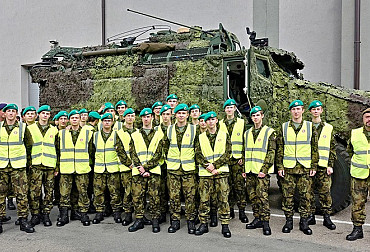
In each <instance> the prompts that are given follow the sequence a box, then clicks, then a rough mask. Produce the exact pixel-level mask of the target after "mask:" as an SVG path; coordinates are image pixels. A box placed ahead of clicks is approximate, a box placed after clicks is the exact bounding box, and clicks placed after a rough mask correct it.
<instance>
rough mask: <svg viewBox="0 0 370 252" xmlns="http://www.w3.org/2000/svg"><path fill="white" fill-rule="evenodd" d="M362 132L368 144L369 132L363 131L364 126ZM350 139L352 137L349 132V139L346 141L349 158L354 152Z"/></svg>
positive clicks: (369, 139) (369, 140)
mask: <svg viewBox="0 0 370 252" xmlns="http://www.w3.org/2000/svg"><path fill="white" fill-rule="evenodd" d="M363 132H364V134H365V136H366V138H367V141H368V142H370V131H367V130H366V129H365V126H364V127H363ZM351 137H352V131H350V134H349V139H348V145H347V152H348V155H349V157H350V158H352V156H353V154H354V151H353V145H352V143H351Z"/></svg>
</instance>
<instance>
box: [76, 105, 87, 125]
mask: <svg viewBox="0 0 370 252" xmlns="http://www.w3.org/2000/svg"><path fill="white" fill-rule="evenodd" d="M78 113H80V117H81V120H80V126H81V128H82V127H83V126H85V125H86V124H87V122H88V121H89V112H88V111H87V109H85V108H83V109H80V111H78Z"/></svg>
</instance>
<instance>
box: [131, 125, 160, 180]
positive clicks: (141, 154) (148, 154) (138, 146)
mask: <svg viewBox="0 0 370 252" xmlns="http://www.w3.org/2000/svg"><path fill="white" fill-rule="evenodd" d="M131 137H132V140H133V141H134V146H135V150H136V154H137V156H138V158H139V160H140V163H141V165H145V164H146V163H147V162H148V161H149V160H151V159H152V158H153V156H154V154H155V152H156V150H157V148H158V144H159V142H160V141H161V140H162V138H163V135H161V134H160V132H159V131H157V130H156V131H155V133H154V136H153V138H152V140H151V141H150V144H149V147H148V148H147V147H146V144H145V141H144V138H143V136H142V135H141V133H140V131H135V132H134V133H132V135H131ZM149 172H150V173H154V174H158V175H161V167H160V166H159V165H157V166H156V167H154V168H152V169H150V170H149ZM139 174H140V172H139V170H138V169H137V168H136V167H134V168H133V169H132V175H133V176H136V175H139Z"/></svg>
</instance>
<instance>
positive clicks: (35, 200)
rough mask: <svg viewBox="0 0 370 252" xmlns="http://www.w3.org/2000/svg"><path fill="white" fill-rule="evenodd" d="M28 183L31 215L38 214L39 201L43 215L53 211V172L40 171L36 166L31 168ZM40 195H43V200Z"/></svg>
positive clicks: (49, 170)
mask: <svg viewBox="0 0 370 252" xmlns="http://www.w3.org/2000/svg"><path fill="white" fill-rule="evenodd" d="M28 181H29V188H30V190H29V195H30V202H29V203H30V211H31V214H39V213H40V201H41V200H42V201H41V202H42V206H41V208H42V211H43V213H45V214H50V212H51V210H52V209H53V189H54V170H53V169H52V170H51V169H42V167H41V166H37V165H36V166H32V167H31V169H30V171H29V176H28ZM42 188H43V189H44V190H42ZM42 193H44V198H43V199H42Z"/></svg>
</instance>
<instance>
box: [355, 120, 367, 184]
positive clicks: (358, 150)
mask: <svg viewBox="0 0 370 252" xmlns="http://www.w3.org/2000/svg"><path fill="white" fill-rule="evenodd" d="M363 130H364V128H363V127H361V128H357V129H353V130H352V133H351V144H352V146H353V152H354V154H353V156H352V159H351V176H352V177H355V178H359V179H366V178H367V177H369V168H370V143H369V141H368V140H367V138H366V136H365V134H364V132H363Z"/></svg>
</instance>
